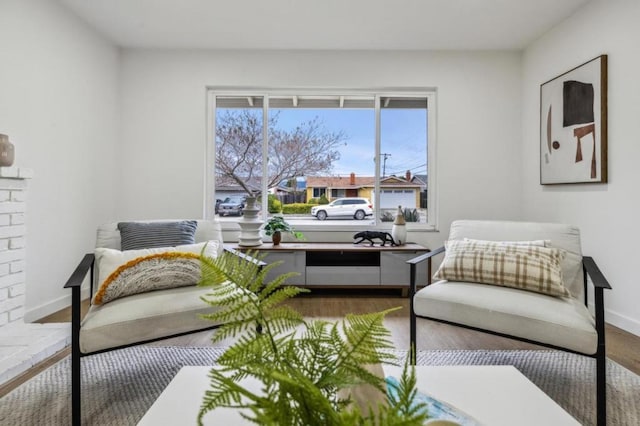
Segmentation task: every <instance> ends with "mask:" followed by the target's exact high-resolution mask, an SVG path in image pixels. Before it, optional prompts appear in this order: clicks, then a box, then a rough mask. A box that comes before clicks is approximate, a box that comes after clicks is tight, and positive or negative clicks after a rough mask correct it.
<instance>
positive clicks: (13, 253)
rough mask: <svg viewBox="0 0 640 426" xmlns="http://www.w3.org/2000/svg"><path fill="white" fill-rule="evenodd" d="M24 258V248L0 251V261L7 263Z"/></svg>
mask: <svg viewBox="0 0 640 426" xmlns="http://www.w3.org/2000/svg"><path fill="white" fill-rule="evenodd" d="M24 259H25V250H24V249H18V250H5V251H0V263H8V262H13V261H14V260H24Z"/></svg>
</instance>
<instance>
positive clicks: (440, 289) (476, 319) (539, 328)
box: [414, 281, 598, 355]
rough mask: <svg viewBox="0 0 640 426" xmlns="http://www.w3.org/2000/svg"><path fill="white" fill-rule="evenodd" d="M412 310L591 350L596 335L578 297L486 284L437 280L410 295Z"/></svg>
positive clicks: (419, 314) (531, 338) (591, 318)
mask: <svg viewBox="0 0 640 426" xmlns="http://www.w3.org/2000/svg"><path fill="white" fill-rule="evenodd" d="M414 310H415V313H416V315H418V316H421V317H426V318H429V317H431V318H435V319H438V320H444V321H449V322H453V323H457V324H463V325H468V326H472V327H478V326H479V325H480V324H481V325H482V328H483V329H484V330H489V331H493V332H497V333H503V334H507V335H510V336H515V337H519V338H524V339H530V340H533V341H537V342H541V343H546V344H549V345H555V346H559V347H562V348H568V349H571V350H574V351H576V352H580V353H584V354H588V355H592V354H594V353H595V352H596V350H597V343H598V336H597V334H596V330H595V322H594V320H593V317H592V316H591V314H590V313H589V311H588V310H587V308H586V307H585V305H584V304H583V303H581V302H580V301H578V300H576V299H574V298H570V297H565V298H560V297H550V296H546V295H543V294H539V293H533V292H529V291H520V290H517V289H512V288H507V287H498V286H492V285H486V284H477V283H466V282H452V281H449V282H443V281H439V282H436V283H433V284H431V285H429V286H427V287H424V288H423V289H421V290H420V291H418V292H417V293H416V294H415V296H414Z"/></svg>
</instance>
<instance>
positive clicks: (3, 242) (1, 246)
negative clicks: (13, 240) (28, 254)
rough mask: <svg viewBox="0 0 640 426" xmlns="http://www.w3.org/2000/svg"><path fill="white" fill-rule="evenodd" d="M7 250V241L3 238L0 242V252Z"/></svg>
mask: <svg viewBox="0 0 640 426" xmlns="http://www.w3.org/2000/svg"><path fill="white" fill-rule="evenodd" d="M8 249H9V239H8V238H3V239H1V240H0V251H2V250H8Z"/></svg>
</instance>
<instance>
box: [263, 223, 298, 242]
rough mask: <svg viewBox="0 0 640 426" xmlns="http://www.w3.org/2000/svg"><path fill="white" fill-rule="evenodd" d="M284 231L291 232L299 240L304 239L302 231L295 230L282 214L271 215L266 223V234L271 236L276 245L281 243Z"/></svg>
mask: <svg viewBox="0 0 640 426" xmlns="http://www.w3.org/2000/svg"><path fill="white" fill-rule="evenodd" d="M283 232H288V233H290V234H291V235H293V236H294V237H295V238H296V239H297V240H304V235H303V234H302V232H299V231H296V230H294V229H293V227H292V226H291V225H290V224H289V223H288V222H287V221H286V220H284V218H283V217H282V216H271V217H270V218H269V220H267V223H265V225H264V234H265V235H266V236H268V237H271V240H272V241H273V245H274V246H277V245H278V244H280V240H281V239H282V233H283Z"/></svg>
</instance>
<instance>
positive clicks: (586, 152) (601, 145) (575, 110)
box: [540, 55, 607, 185]
mask: <svg viewBox="0 0 640 426" xmlns="http://www.w3.org/2000/svg"><path fill="white" fill-rule="evenodd" d="M606 182H607V55H601V56H598V57H597V58H594V59H592V60H590V61H589V62H586V63H584V64H582V65H580V66H578V67H576V68H574V69H572V70H570V71H567V72H566V73H564V74H562V75H559V76H558V77H556V78H554V79H552V80H549V81H547V82H546V83H543V84H542V85H541V86H540V184H542V185H551V184H566V183H606Z"/></svg>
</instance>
